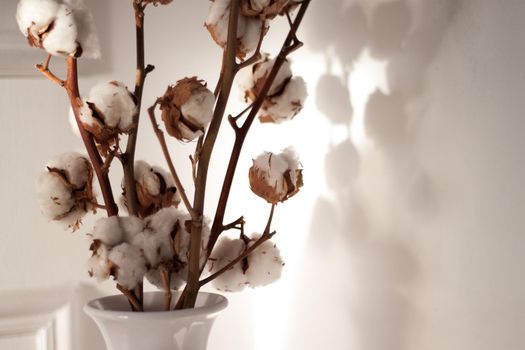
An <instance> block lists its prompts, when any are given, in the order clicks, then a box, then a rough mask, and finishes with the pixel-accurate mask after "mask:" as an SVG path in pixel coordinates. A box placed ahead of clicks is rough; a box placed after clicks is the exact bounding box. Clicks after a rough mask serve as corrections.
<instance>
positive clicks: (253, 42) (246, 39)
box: [237, 18, 268, 58]
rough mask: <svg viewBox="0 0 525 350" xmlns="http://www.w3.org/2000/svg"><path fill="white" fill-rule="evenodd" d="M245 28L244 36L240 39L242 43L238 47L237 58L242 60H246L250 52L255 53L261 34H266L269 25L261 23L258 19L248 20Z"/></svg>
mask: <svg viewBox="0 0 525 350" xmlns="http://www.w3.org/2000/svg"><path fill="white" fill-rule="evenodd" d="M244 28H245V29H244V32H243V35H242V36H241V37H239V41H240V42H239V46H238V47H237V56H238V57H240V58H244V56H245V55H246V54H248V53H249V52H253V51H255V49H256V48H257V44H259V40H260V38H261V34H262V33H261V32H264V33H266V32H267V30H268V25H267V23H266V22H265V21H261V20H260V19H258V18H246V22H245V25H244Z"/></svg>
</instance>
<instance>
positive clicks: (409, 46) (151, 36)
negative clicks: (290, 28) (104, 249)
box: [0, 0, 525, 350]
mask: <svg viewBox="0 0 525 350" xmlns="http://www.w3.org/2000/svg"><path fill="white" fill-rule="evenodd" d="M10 1H12V0H10ZM88 3H89V4H91V5H93V6H94V9H95V11H94V12H95V16H96V18H97V23H98V25H99V27H100V28H101V29H100V32H102V33H104V35H103V36H102V44H103V49H104V55H105V58H104V60H103V61H102V62H100V63H95V64H93V63H92V64H91V66H89V67H88V73H89V74H88V75H87V76H86V78H85V79H84V80H83V81H82V82H81V83H82V87H81V90H83V91H87V90H88V89H89V87H90V86H91V85H92V84H93V83H94V82H96V81H98V80H99V79H109V78H111V79H118V80H122V81H124V82H126V83H127V84H129V85H132V82H133V76H134V54H133V45H134V38H133V18H132V14H131V9H130V6H129V4H128V2H126V1H118V2H117V1H111V2H110V1H104V0H90V1H88ZM206 8H207V4H206V2H205V1H199V2H195V1H194V2H189V1H186V2H183V1H177V0H175V1H174V4H172V5H171V6H169V7H162V8H152V9H149V10H148V14H147V18H146V21H147V22H146V26H147V27H146V28H147V40H148V44H147V53H148V60H147V61H148V62H149V63H152V64H154V65H156V66H157V69H156V70H155V72H154V73H153V74H152V75H151V76H150V77H148V81H147V83H146V94H145V105H146V106H147V105H149V104H150V103H151V101H153V99H154V97H155V96H158V95H160V94H161V93H162V92H163V90H164V89H165V87H166V85H167V84H170V83H174V82H175V81H176V80H177V79H179V78H181V77H183V76H186V75H195V74H196V75H199V76H200V77H202V78H204V79H206V80H207V81H208V82H209V84H210V85H211V86H214V83H215V80H216V78H217V71H218V64H219V60H220V51H219V50H218V49H217V47H215V45H214V44H213V43H212V42H211V40H210V38H209V35H208V34H207V32H206V31H205V29H204V28H203V27H202V23H203V21H204V17H205V13H206ZM524 11H525V3H524V2H522V1H519V0H506V1H499V2H495V1H489V0H486V1H483V0H481V1H480V0H478V1H474V0H442V1H439V2H438V1H432V0H425V1H423V0H419V1H418V0H401V1H386V0H366V1H365V0H355V1H347V0H327V1H315V0H314V1H313V4H312V6H311V9H310V13H309V14H308V16H307V18H306V19H305V21H306V23H305V26H304V28H303V30H302V36H301V37H302V38H303V39H304V41H305V44H306V45H305V48H303V49H302V50H301V51H299V52H297V53H296V54H294V56H293V60H294V62H295V66H294V69H295V71H296V72H297V74H301V75H303V76H304V77H305V78H306V80H307V81H308V84H309V90H310V98H309V100H308V104H307V107H306V109H305V111H304V112H303V113H302V114H301V115H299V116H298V117H297V119H296V120H294V121H292V122H291V123H288V124H286V125H282V126H279V127H272V126H266V125H263V126H260V125H256V126H255V129H254V131H256V134H255V133H254V134H252V135H251V136H252V138H251V139H250V140H249V141H248V142H247V145H246V150H245V153H244V158H243V159H242V160H241V164H240V168H239V169H240V171H239V173H238V175H239V176H238V177H237V180H238V182H237V183H236V187H235V189H234V191H235V192H234V193H233V196H232V199H233V201H232V205H231V206H230V212H229V216H230V218H232V219H233V218H235V217H236V216H239V215H240V214H242V213H244V214H246V216H247V217H248V220H249V221H248V223H249V229H250V230H257V229H259V230H260V229H261V227H262V226H263V223H264V221H265V219H266V218H265V216H266V211H267V208H266V206H265V205H264V203H260V202H261V201H259V200H258V199H257V198H256V197H254V196H253V195H252V194H251V193H250V192H249V190H247V188H248V187H247V180H246V179H245V176H244V174H245V170H246V169H247V167H248V166H249V164H250V157H251V156H253V155H255V154H257V153H258V152H260V151H261V150H262V149H264V148H268V147H269V148H272V149H279V148H281V147H283V146H285V145H287V144H289V143H292V144H295V145H296V148H297V149H298V151H299V153H300V154H301V156H302V161H303V164H304V167H305V183H306V184H305V188H304V189H303V191H302V192H301V193H300V194H299V195H297V197H296V198H293V199H291V200H290V201H289V202H288V203H286V204H283V205H282V206H279V207H278V211H277V217H276V220H275V228H276V229H277V230H278V232H279V234H278V236H277V241H278V244H279V245H280V246H281V248H282V250H283V255H284V257H285V259H286V261H287V265H286V268H285V274H284V276H283V278H282V280H281V281H280V282H279V283H278V284H276V285H274V286H271V287H269V288H265V289H261V290H256V291H253V292H252V291H249V292H247V293H244V294H240V295H231V296H230V300H231V306H230V308H229V310H228V311H227V312H225V314H224V315H223V316H222V317H221V318H219V320H218V322H217V324H216V327H215V329H214V332H213V335H212V342H214V344H213V345H211V346H210V349H211V350H219V349H225V348H232V349H254V350H255V349H257V350H258V349H261V350H262V349H270V348H271V349H282V350H284V349H312V350H313V349H331V350H346V349H349V348H352V349H359V350H376V349H377V350H385V349H388V350H401V349H407V350H408V349H410V350H412V349H414V350H416V349H417V350H423V349H424V350H433V349H444V348H446V349H451V350H455V349H458V350H460V349H461V350H465V349H477V350H493V349H506V350H517V349H522V348H523V347H525V302H524V299H523V295H525V280H524V278H523V273H522V267H523V265H524V264H525V254H523V249H525V238H524V236H523V228H524V227H525V225H524V224H525V222H524V220H525V219H524V214H525V190H524V187H523V184H522V183H523V179H524V178H525V165H524V164H523V155H522V152H523V150H524V149H525V147H524V146H525V144H524V143H525V141H523V137H522V135H523V133H524V132H525V119H524V118H523V117H522V115H521V114H522V111H523V110H524V107H525V105H524V104H525V98H524V97H525V96H523V87H522V85H523V82H524V81H525V80H524V79H525V73H524V70H523V69H522V66H523V63H522V62H525V44H524V42H523V40H521V38H522V37H523V36H524V35H525V24H523V22H522V14H523V13H524ZM274 27H275V28H276V29H274V31H273V33H270V34H271V35H272V36H271V37H272V39H271V41H270V42H269V43H268V49H273V50H275V49H276V48H277V46H278V45H279V42H280V37H279V34H280V33H279V28H280V29H284V28H285V26H284V24H283V23H282V22H279V23H278V24H276V25H275V26H274ZM20 39H21V40H23V38H22V37H21V38H20ZM1 59H2V57H1V56H0V60H1ZM97 70H100V71H101V72H102V73H101V74H96V73H95V72H97ZM0 105H1V106H2V118H1V128H0V133H1V137H0V147H1V149H2V150H3V158H2V162H0V173H1V174H2V175H1V176H2V178H1V179H2V181H0V193H2V194H3V200H2V201H1V202H0V213H2V214H1V216H0V217H2V218H3V220H2V222H3V223H4V228H3V233H2V238H3V239H2V244H0V259H1V264H0V276H1V277H2V283H1V284H0V291H7V290H17V289H24V290H29V289H32V288H41V287H53V286H62V285H70V284H76V283H79V282H80V281H82V283H91V281H87V280H86V278H85V276H86V273H85V268H84V261H85V259H86V257H87V256H88V255H89V252H88V251H87V246H88V243H87V240H86V239H85V238H84V237H83V235H84V233H85V232H86V229H87V228H89V225H86V229H84V230H83V231H82V232H81V233H75V234H69V233H65V232H62V231H61V230H60V228H59V227H57V226H56V225H52V224H47V223H46V221H45V220H44V219H43V218H42V217H41V216H40V215H39V213H38V207H37V205H36V202H35V195H34V185H33V184H34V180H35V178H36V175H37V173H38V171H39V169H41V167H42V165H43V164H44V162H45V160H46V159H48V158H49V157H50V156H52V155H53V154H55V153H58V152H61V151H64V150H68V149H72V148H78V147H80V143H79V141H78V140H77V139H75V137H74V136H73V135H71V134H70V133H69V130H68V125H67V105H66V99H65V97H64V94H63V92H62V91H61V90H60V89H59V88H57V87H55V86H52V85H51V83H49V82H47V81H44V80H43V79H41V78H39V77H37V76H36V75H35V77H34V78H31V79H13V78H9V79H7V78H6V79H0ZM240 108H241V104H240V102H239V101H235V102H233V103H232V105H231V109H230V111H231V112H232V113H234V112H235V111H238V110H240ZM224 131H225V132H226V133H229V130H227V126H226V125H225V127H224ZM139 142H141V146H140V148H139V151H138V156H139V158H147V159H148V160H150V161H152V162H156V163H158V164H163V161H162V158H161V157H160V154H159V152H158V146H157V144H156V143H155V140H154V138H153V135H152V133H151V130H150V128H149V125H148V124H147V123H143V124H142V125H141V129H140V140H139ZM172 148H173V152H174V154H175V155H176V156H177V158H178V161H179V162H180V164H183V165H181V166H185V165H187V163H186V159H187V158H186V155H185V154H186V153H185V152H186V151H187V150H188V148H187V147H184V146H182V145H180V144H178V143H175V142H174V143H173V146H172ZM228 152H229V144H228V142H226V143H225V144H224V145H223V144H221V145H220V147H218V149H217V152H216V153H215V154H216V156H217V161H216V162H215V163H214V164H215V166H216V167H217V169H216V170H214V175H213V176H211V179H215V178H220V177H221V176H222V168H223V167H224V165H223V163H224V162H225V159H226V157H227V154H228ZM243 169H244V170H243ZM118 174H119V172H118V171H115V175H116V179H115V184H116V185H118V182H119V179H118V177H119V175H118ZM184 179H185V181H187V182H188V181H189V173H188V172H185V173H184ZM188 183H189V182H188ZM211 190H212V192H211V194H210V196H209V198H212V199H213V198H215V197H216V194H217V191H218V190H219V189H218V185H217V184H214V185H211ZM247 203H249V204H247ZM212 208H213V206H210V208H209V209H212ZM86 281H87V282H86ZM102 292H104V293H107V292H112V288H111V283H108V285H107V286H106V288H104V291H102ZM100 293H101V291H98V290H97V287H96V286H94V285H93V284H89V285H85V289H84V292H82V293H77V296H76V303H77V304H78V305H80V304H81V303H82V302H83V300H85V299H88V298H90V297H92V296H94V295H97V294H100ZM77 304H75V305H77ZM75 317H78V319H77V320H80V321H79V322H78V323H77V324H79V325H81V327H84V325H86V326H85V327H90V328H89V329H88V332H86V331H79V330H78V327H79V326H76V327H73V328H75V329H77V331H76V332H75V333H74V337H75V339H77V341H78V343H75V344H76V345H75V349H77V348H78V349H80V348H82V346H85V344H84V345H80V343H83V342H87V340H88V339H90V340H91V342H92V344H91V345H90V346H89V347H88V348H89V349H95V348H100V346H101V345H100V340H98V343H96V340H94V339H96V338H94V337H92V336H91V333H90V332H94V329H93V328H92V325H90V324H89V323H85V322H86V320H85V319H84V318H81V314H80V313H78V314H76V316H75ZM232 330H235V331H232ZM93 342H95V343H93Z"/></svg>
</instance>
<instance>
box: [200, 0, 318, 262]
mask: <svg viewBox="0 0 525 350" xmlns="http://www.w3.org/2000/svg"><path fill="white" fill-rule="evenodd" d="M309 4H310V0H304V1H303V2H301V5H300V8H299V11H298V13H297V15H296V17H295V20H294V21H293V22H291V24H290V31H289V32H288V35H287V37H286V39H285V41H284V43H283V46H282V48H281V50H280V52H279V54H278V55H277V58H276V59H275V63H274V65H273V67H272V70H271V71H270V74H269V75H268V77H267V78H266V81H265V82H264V85H263V87H262V89H261V91H260V93H259V95H258V96H257V98H256V100H255V102H254V103H253V105H252V108H251V110H250V113H249V114H248V117H247V118H246V120H245V121H244V123H243V124H242V126H238V125H237V122H236V119H235V118H230V123H231V124H232V127H233V128H234V130H235V142H234V145H233V149H232V153H231V156H230V161H229V163H228V168H227V170H226V175H225V177H224V182H223V186H222V190H221V194H220V197H219V202H218V205H217V210H216V211H215V218H214V220H213V225H212V228H211V234H210V239H209V241H208V247H207V251H208V254H210V253H211V251H212V250H213V247H214V245H215V243H216V242H217V239H218V238H219V235H220V234H221V233H222V231H223V221H224V215H225V212H226V206H227V204H228V198H229V195H230V191H231V186H232V183H233V178H234V175H235V170H236V168H237V163H238V161H239V157H240V154H241V150H242V146H243V144H244V140H245V139H246V136H247V134H248V131H249V130H250V127H251V125H252V123H253V121H254V120H255V117H256V116H257V113H258V112H259V110H260V108H261V107H262V104H263V102H264V99H265V98H266V96H267V94H268V91H269V90H270V88H271V86H272V84H273V81H274V80H275V77H276V76H277V73H278V72H279V69H280V68H281V66H282V65H283V63H284V62H285V60H286V57H287V56H288V55H289V54H290V53H292V52H293V51H295V50H296V49H298V48H299V47H300V46H301V45H302V43H301V42H300V41H299V40H297V36H296V33H297V29H298V28H299V26H300V24H301V21H302V20H303V17H304V15H305V13H306V10H307V8H308V5H309ZM241 115H242V114H241Z"/></svg>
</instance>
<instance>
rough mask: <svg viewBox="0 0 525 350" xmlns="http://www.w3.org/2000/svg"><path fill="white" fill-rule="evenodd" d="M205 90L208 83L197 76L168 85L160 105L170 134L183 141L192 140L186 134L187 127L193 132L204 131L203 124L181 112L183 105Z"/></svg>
mask: <svg viewBox="0 0 525 350" xmlns="http://www.w3.org/2000/svg"><path fill="white" fill-rule="evenodd" d="M203 90H207V89H206V84H205V83H204V81H203V80H199V79H197V77H191V78H184V79H181V80H179V81H178V82H177V83H176V84H175V85H170V86H168V88H167V89H166V92H165V93H164V95H163V96H162V97H161V98H160V99H159V105H160V110H161V111H162V114H161V117H162V121H163V122H164V126H165V127H166V131H167V133H168V134H169V135H171V136H173V137H175V138H176V139H178V140H181V141H190V140H188V139H187V138H186V136H185V134H184V130H185V129H186V130H187V129H189V130H190V131H191V132H193V133H195V132H199V131H201V132H204V126H203V125H197V124H195V123H193V122H192V121H191V120H189V119H188V118H186V117H185V116H184V115H183V114H182V112H181V107H182V106H183V105H184V104H185V103H186V102H187V101H188V100H189V99H190V97H191V96H192V95H193V94H196V93H199V92H201V91H203Z"/></svg>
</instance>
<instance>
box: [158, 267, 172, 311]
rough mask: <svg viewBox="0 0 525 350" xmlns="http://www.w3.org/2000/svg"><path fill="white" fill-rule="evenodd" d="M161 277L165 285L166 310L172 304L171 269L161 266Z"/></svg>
mask: <svg viewBox="0 0 525 350" xmlns="http://www.w3.org/2000/svg"><path fill="white" fill-rule="evenodd" d="M160 279H161V280H162V285H163V286H164V311H169V310H170V306H171V271H168V269H166V268H164V267H160Z"/></svg>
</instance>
